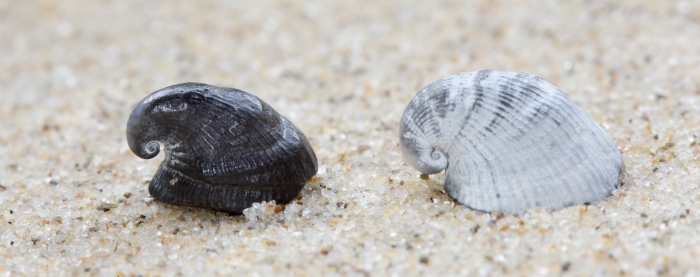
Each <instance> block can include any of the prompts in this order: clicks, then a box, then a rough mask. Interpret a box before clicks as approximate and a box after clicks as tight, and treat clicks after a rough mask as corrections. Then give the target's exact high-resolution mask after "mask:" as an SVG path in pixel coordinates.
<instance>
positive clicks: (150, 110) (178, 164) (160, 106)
mask: <svg viewBox="0 0 700 277" xmlns="http://www.w3.org/2000/svg"><path fill="white" fill-rule="evenodd" d="M126 137H127V141H128V143H129V147H130V148H131V151H133V152H134V154H136V155H137V156H139V157H141V158H144V159H150V158H153V157H155V156H156V155H158V152H159V151H160V145H159V144H162V145H163V148H164V149H165V151H166V153H165V160H164V161H163V163H162V164H161V165H160V168H158V171H157V172H156V174H155V176H154V177H153V180H152V181H151V184H150V186H149V187H148V191H149V192H150V193H151V195H152V196H153V197H154V198H155V199H157V200H159V201H162V202H165V203H169V204H174V205H186V206H195V207H202V208H208V209H213V210H218V211H224V212H229V213H241V212H242V211H243V210H244V209H245V208H247V207H250V206H251V205H252V204H253V203H255V202H261V201H271V200H275V201H277V202H278V203H287V202H289V201H291V200H292V199H294V197H296V196H297V194H298V193H299V191H300V190H301V188H302V187H303V186H304V184H305V183H306V182H307V181H308V180H309V179H310V178H311V177H312V176H313V175H314V174H316V171H317V168H318V164H317V161H316V155H315V154H314V151H313V149H312V148H311V145H310V144H309V141H308V140H307V139H306V136H304V134H303V133H302V132H301V131H299V130H298V129H297V128H296V127H295V126H294V125H293V124H292V123H291V122H289V121H288V120H287V119H286V118H284V117H283V116H281V115H280V114H278V113H277V112H276V111H275V110H273V109H272V107H270V106H269V105H268V104H266V103H265V102H263V101H262V100H260V99H259V98H257V97H255V96H253V95H251V94H248V93H246V92H243V91H240V90H237V89H232V88H223V87H215V86H210V85H206V84H198V83H184V84H179V85H174V86H170V87H167V88H164V89H161V90H158V91H156V92H154V93H152V94H151V95H149V96H147V97H146V98H144V99H143V100H141V102H139V103H138V105H136V107H135V108H134V111H133V112H132V113H131V116H130V117H129V121H128V123H127V128H126Z"/></svg>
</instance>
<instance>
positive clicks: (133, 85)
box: [0, 0, 700, 276]
mask: <svg viewBox="0 0 700 277" xmlns="http://www.w3.org/2000/svg"><path fill="white" fill-rule="evenodd" d="M698 38H700V2H698V1H632V0H630V1H614V2H607V1H442V2H437V1H362V0H357V1H314V2H304V1H197V2H194V1H192V2H187V3H175V2H168V3H165V2H164V3H156V2H155V1H60V2H56V1H0V53H1V54H0V276H76V275H85V276H196V275H199V276H219V275H228V276H231V275H242V276H273V275H281V276H333V275H344V276H409V275H422V276H489V275H491V276H502V275H507V276H539V275H542V276H548V275H549V276H551V275H562V274H563V275H571V276H615V275H634V276H656V275H662V276H698V275H700V205H699V204H698V202H699V201H700V188H699V186H700V161H698V157H700V145H698V144H696V141H697V140H699V138H697V135H698V134H700V130H699V126H700V124H698V122H700V113H699V111H700V103H699V102H698V98H699V95H700V69H699V68H698V64H700V52H699V51H698V49H700V39H698ZM481 69H492V70H507V71H521V72H527V73H530V74H535V75H538V76H540V77H542V78H544V79H546V80H548V81H549V82H551V83H553V84H554V85H556V86H557V87H559V88H560V89H561V90H562V91H564V92H565V93H566V94H567V95H568V96H569V97H570V98H571V99H572V100H573V101H574V102H575V103H576V104H577V105H579V106H580V107H581V108H582V109H584V110H585V111H587V112H588V113H589V114H590V115H591V116H592V117H593V119H594V120H595V121H596V122H598V124H600V125H601V126H602V127H603V128H604V130H605V131H606V132H607V133H608V134H609V135H610V136H611V137H612V138H613V140H614V141H615V143H616V144H617V146H618V147H619V149H620V151H621V152H622V156H623V161H624V170H623V172H622V175H621V186H620V187H619V188H618V189H616V190H615V191H613V193H612V196H610V197H609V198H607V199H605V200H603V201H601V202H598V203H593V204H592V205H588V206H587V205H578V206H573V207H568V208H562V209H556V210H552V211H548V210H542V209H538V208H533V209H530V210H528V211H527V212H525V213H523V214H519V215H511V214H504V213H499V212H492V213H484V212H479V211H474V210H471V209H469V208H468V207H465V206H464V205H461V204H459V203H457V202H455V201H454V199H452V198H451V197H449V196H448V195H447V194H445V193H444V190H443V187H442V184H443V181H444V178H445V177H444V174H437V175H432V176H431V177H430V179H428V180H423V179H421V178H420V177H419V176H420V174H419V172H418V171H416V170H415V169H413V168H412V167H410V166H409V165H408V164H407V163H406V162H405V160H404V159H403V156H402V154H401V151H400V148H399V146H398V124H399V119H400V117H401V114H402V112H403V109H404V108H405V107H406V105H407V104H408V102H409V101H410V99H411V98H412V97H413V95H415V93H416V92H417V91H418V90H419V89H420V88H422V87H423V86H425V85H427V84H429V83H430V82H432V81H434V80H437V79H440V78H442V77H445V76H448V75H451V74H453V73H457V72H463V71H476V70H481ZM190 81H194V82H203V83H208V84H212V85H218V86H226V87H234V88H238V89H241V90H244V91H247V92H249V93H252V94H255V95H257V96H258V97H260V98H262V99H263V100H265V101H266V102H267V103H269V104H270V105H271V106H272V107H274V108H275V109H276V110H277V111H278V112H279V113H281V114H282V115H284V116H286V117H287V118H288V119H289V120H290V121H292V122H293V123H294V124H295V125H296V126H297V127H299V129H301V130H302V131H303V132H304V133H305V134H306V136H307V137H308V138H309V140H310V141H311V144H312V145H313V147H314V149H315V151H316V155H317V157H318V161H319V171H318V174H317V175H316V177H315V178H314V179H312V180H311V181H310V182H309V183H308V184H307V185H306V186H305V187H304V189H303V190H302V192H301V196H300V199H299V200H298V201H295V202H293V203H290V204H288V205H278V204H277V203H263V204H260V205H257V204H256V205H255V206H254V207H252V208H250V209H248V210H246V211H245V213H244V215H239V216H231V215H228V214H225V213H216V212H212V211H209V210H204V209H198V208H189V207H178V206H171V205H166V204H162V203H159V202H158V201H154V200H153V199H152V198H151V197H150V196H149V194H148V190H147V187H148V181H149V180H150V178H151V177H152V176H153V174H154V172H155V170H156V168H157V167H158V165H159V163H160V162H161V161H162V159H163V154H160V155H159V156H158V157H156V158H155V159H152V160H142V159H140V158H138V157H136V156H135V155H134V154H133V153H132V152H131V151H130V150H129V148H128V146H127V143H126V139H125V128H126V120H127V118H128V116H129V114H130V113H131V110H132V108H133V107H134V105H135V104H136V103H138V101H140V100H141V99H142V98H143V97H145V96H146V95H148V94H149V93H151V92H153V91H155V90H158V89H160V88H163V87H166V86H169V85H173V84H177V83H183V82H190Z"/></svg>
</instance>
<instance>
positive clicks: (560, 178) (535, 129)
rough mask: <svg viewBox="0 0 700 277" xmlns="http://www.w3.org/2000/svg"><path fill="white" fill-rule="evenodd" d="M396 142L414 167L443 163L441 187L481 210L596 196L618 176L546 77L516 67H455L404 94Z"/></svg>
mask: <svg viewBox="0 0 700 277" xmlns="http://www.w3.org/2000/svg"><path fill="white" fill-rule="evenodd" d="M399 136H400V137H399V140H400V145H401V150H402V152H403V154H404V157H405V158H406V160H407V161H408V162H409V163H410V164H411V165H412V166H413V167H415V168H416V169H418V170H419V171H421V172H423V173H426V174H433V173H437V172H440V171H442V170H446V180H445V191H446V192H447V193H449V194H450V195H451V196H452V197H454V198H456V199H457V200H458V201H459V202H460V203H462V204H465V205H467V206H469V207H472V208H474V209H477V210H482V211H505V212H510V213H519V212H522V211H524V210H526V209H529V208H532V207H543V208H560V207H565V206H571V205H576V204H583V203H586V202H597V201H600V200H601V199H604V198H605V197H607V196H609V195H610V193H611V191H612V190H613V189H615V188H616V187H617V185H618V183H619V176H620V170H621V169H622V157H621V155H620V152H619V150H618V148H617V146H616V145H615V143H614V142H613V141H612V139H611V138H610V136H609V135H608V134H607V133H606V132H605V131H604V130H603V129H602V128H601V127H600V126H598V124H596V123H595V121H594V120H593V119H592V118H591V117H590V116H589V115H588V114H587V113H586V112H585V111H583V110H582V109H581V108H579V107H578V106H576V105H575V104H574V103H573V102H572V101H571V99H569V98H568V97H567V96H566V95H565V94H564V93H563V92H561V91H560V90H559V89H557V88H556V87H555V86H554V85H552V84H550V83H549V82H547V81H545V80H543V79H542V78H539V77H537V76H533V75H529V74H525V73H518V72H499V71H488V70H484V71H478V72H465V73H458V74H455V75H452V76H449V77H446V78H444V79H441V80H438V81H436V82H433V83H431V84H429V85H428V86H426V87H425V88H423V89H422V90H421V91H419V92H418V94H417V95H416V96H415V97H414V98H413V100H411V102H410V103H409V105H408V107H406V110H405V112H404V114H403V117H402V118H401V124H400V127H399Z"/></svg>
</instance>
